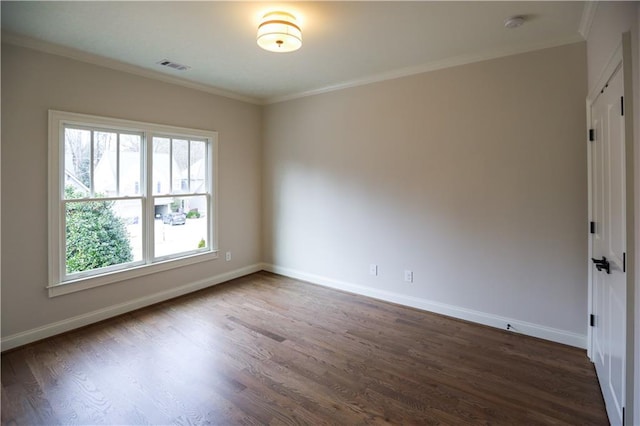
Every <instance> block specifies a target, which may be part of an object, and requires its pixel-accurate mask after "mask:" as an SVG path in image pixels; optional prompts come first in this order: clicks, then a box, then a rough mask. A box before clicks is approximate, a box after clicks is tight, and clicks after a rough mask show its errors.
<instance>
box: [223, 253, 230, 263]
mask: <svg viewBox="0 0 640 426" xmlns="http://www.w3.org/2000/svg"><path fill="white" fill-rule="evenodd" d="M224 258H225V260H226V261H227V262H228V261H230V260H231V252H230V251H228V252H227V254H226V255H225V256H224Z"/></svg>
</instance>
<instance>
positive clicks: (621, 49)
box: [585, 32, 640, 425]
mask: <svg viewBox="0 0 640 426" xmlns="http://www.w3.org/2000/svg"><path fill="white" fill-rule="evenodd" d="M620 64H622V71H623V78H624V94H623V96H624V108H625V111H624V115H625V156H626V158H625V162H626V164H625V167H626V209H627V211H626V220H627V223H626V232H627V238H626V240H627V250H626V253H627V255H626V272H627V283H626V288H627V294H626V298H627V312H626V314H627V321H626V322H627V324H626V325H627V327H626V333H627V335H626V365H625V370H626V371H625V379H626V380H625V386H626V389H625V395H626V398H625V405H624V407H625V424H626V425H633V424H634V423H635V424H640V419H633V413H634V400H635V398H634V396H635V395H634V378H635V376H634V371H635V365H634V364H635V362H634V361H635V360H634V338H635V337H634V333H635V328H634V316H635V293H634V289H635V226H634V225H635V221H634V218H635V213H634V205H635V204H634V158H635V157H634V153H633V145H634V141H633V135H634V133H633V124H634V123H633V122H634V120H633V118H634V109H633V90H632V88H633V70H632V54H631V34H630V33H629V32H626V33H624V34H622V41H621V43H620V44H619V45H618V48H617V49H616V50H615V51H614V52H613V54H612V55H611V57H610V58H609V61H608V63H607V66H606V67H605V68H604V69H603V71H602V73H601V74H600V78H599V79H598V82H597V83H596V85H595V86H594V87H592V88H591V90H590V92H589V95H588V96H587V102H586V108H587V129H586V131H587V133H586V134H587V138H586V144H587V164H588V166H587V173H588V189H587V190H588V212H589V213H588V217H589V219H588V222H589V223H590V222H591V221H592V220H593V211H592V202H593V200H592V197H591V191H592V189H593V188H592V173H593V170H592V167H591V160H592V159H591V146H590V145H589V144H590V142H589V137H588V132H589V129H590V127H591V118H592V117H591V106H592V105H593V103H594V101H595V100H596V98H597V97H598V95H599V94H600V91H601V90H602V88H603V87H604V86H605V85H606V83H607V81H608V80H609V78H610V77H611V76H612V75H613V73H614V72H615V71H616V69H617V68H618V67H619V66H620ZM635 72H640V70H636V71H635ZM589 223H588V224H587V233H588V255H589V256H588V257H587V259H586V262H585V264H586V267H587V271H588V272H587V273H588V275H587V279H588V292H589V294H588V312H587V315H590V314H591V313H592V312H593V294H592V293H593V275H592V270H593V268H592V265H591V257H592V254H593V253H592V250H593V241H592V240H593V235H592V234H591V232H590V226H589ZM587 321H589V317H587ZM587 323H589V322H587ZM587 356H588V357H589V359H591V361H593V356H594V353H593V328H592V327H590V326H588V327H587ZM639 397H640V395H639Z"/></svg>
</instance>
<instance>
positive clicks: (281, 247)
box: [263, 43, 587, 344]
mask: <svg viewBox="0 0 640 426" xmlns="http://www.w3.org/2000/svg"><path fill="white" fill-rule="evenodd" d="M586 94H587V76H586V55H585V44H584V43H578V44H573V45H567V46H563V47H557V48H552V49H546V50H540V51H536V52H532V53H526V54H521V55H516V56H511V57H506V58H501V59H495V60H490V61H485V62H479V63H475V64H471V65H464V66H459V67H455V68H449V69H445V70H441V71H435V72H430V73H426V74H420V75H415V76H411V77H406V78H401V79H397V80H391V81H386V82H382V83H376V84H371V85H367V86H361V87H357V88H351V89H346V90H341V91H337V92H332V93H327V94H323V95H318V96H313V97H308V98H302V99H298V100H292V101H287V102H282V103H278V104H273V105H268V106H267V107H266V108H265V112H264V164H263V168H264V184H263V185H264V186H263V200H264V201H263V208H264V215H263V229H264V246H263V248H264V258H265V261H266V262H268V263H270V264H273V265H275V266H276V269H283V270H287V271H290V272H291V273H293V274H294V275H295V274H298V275H302V276H305V275H306V276H309V277H315V278H317V281H325V282H329V283H333V285H334V286H337V287H340V286H341V285H342V284H344V286H345V288H346V289H352V288H360V289H370V290H371V291H369V290H365V291H364V292H365V293H372V294H384V295H387V296H390V298H391V299H394V300H399V299H402V300H414V301H416V303H417V304H418V305H420V304H421V302H420V301H426V302H425V303H423V305H424V304H429V303H431V302H433V303H434V304H435V305H438V306H440V304H441V305H444V306H448V307H454V308H457V309H458V312H466V311H465V310H471V311H473V312H475V313H476V314H480V315H482V314H486V315H487V318H489V317H490V318H491V319H494V320H495V319H496V318H506V319H516V320H519V321H522V322H525V323H528V324H530V325H532V326H533V327H538V328H539V330H543V331H544V329H545V328H548V329H553V332H557V333H560V334H562V333H567V334H569V335H578V336H580V338H581V339H583V340H581V341H582V342H585V340H584V338H585V336H586V318H587V265H586V263H585V262H586V258H587V235H586V224H587V166H586V164H587V163H586V149H585V124H586V123H585V107H584V105H585V103H584V102H585V97H586ZM370 263H376V264H378V265H379V276H378V277H373V276H371V275H369V273H368V267H369V264H370ZM404 269H411V270H413V272H414V282H413V283H412V284H407V283H404V282H403V270H404ZM396 296H398V297H396ZM435 305H434V306H435ZM489 322H490V321H489ZM502 326H506V323H505V324H502ZM582 344H584V343H582Z"/></svg>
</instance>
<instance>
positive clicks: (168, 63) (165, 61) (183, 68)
mask: <svg viewBox="0 0 640 426" xmlns="http://www.w3.org/2000/svg"><path fill="white" fill-rule="evenodd" d="M156 64H158V65H162V66H163V67H169V68H173V69H174V70H178V71H186V70H188V69H190V68H191V67H188V66H186V65H182V64H178V63H177V62H172V61H170V60H168V59H163V60H161V61H159V62H156Z"/></svg>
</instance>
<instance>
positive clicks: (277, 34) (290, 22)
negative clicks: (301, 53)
mask: <svg viewBox="0 0 640 426" xmlns="http://www.w3.org/2000/svg"><path fill="white" fill-rule="evenodd" d="M257 41H258V46H260V47H262V48H263V49H264V50H268V51H270V52H282V53H285V52H293V51H294V50H298V49H300V46H302V30H301V29H300V27H299V26H298V24H297V23H296V18H295V16H293V15H292V14H290V13H287V12H269V13H267V14H266V15H264V16H263V17H262V21H260V25H258V39H257Z"/></svg>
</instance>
